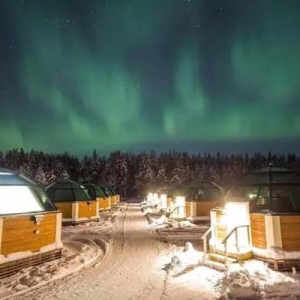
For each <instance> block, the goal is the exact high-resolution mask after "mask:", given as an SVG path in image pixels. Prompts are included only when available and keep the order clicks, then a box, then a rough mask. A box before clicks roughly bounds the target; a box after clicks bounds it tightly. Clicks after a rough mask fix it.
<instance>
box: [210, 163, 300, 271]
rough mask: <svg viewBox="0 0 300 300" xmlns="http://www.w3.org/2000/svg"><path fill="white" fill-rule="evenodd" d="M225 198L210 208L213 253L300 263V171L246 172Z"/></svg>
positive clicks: (283, 264) (282, 265) (282, 264)
mask: <svg viewBox="0 0 300 300" xmlns="http://www.w3.org/2000/svg"><path fill="white" fill-rule="evenodd" d="M224 200H225V201H224V203H225V207H224V208H222V209H221V208H216V209H213V210H212V211H211V239H210V251H211V252H212V254H218V255H225V257H229V258H230V257H231V258H233V259H237V260H243V259H249V258H256V259H259V260H264V261H266V262H268V264H269V265H270V266H272V267H273V268H275V269H278V270H291V268H296V269H299V268H300V174H298V173H295V172H292V171H290V170H288V169H285V168H272V167H271V166H270V167H269V168H264V169H261V170H257V171H253V172H249V173H246V174H245V175H243V176H241V177H240V178H239V179H238V180H236V181H235V182H234V183H233V184H232V185H231V187H230V188H229V189H228V191H227V193H226V195H225V199H224ZM211 257H213V255H211Z"/></svg>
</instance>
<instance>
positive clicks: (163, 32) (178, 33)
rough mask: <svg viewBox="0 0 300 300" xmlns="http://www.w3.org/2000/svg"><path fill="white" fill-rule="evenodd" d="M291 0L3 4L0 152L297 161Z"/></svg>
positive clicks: (299, 136)
mask: <svg viewBox="0 0 300 300" xmlns="http://www.w3.org/2000/svg"><path fill="white" fill-rule="evenodd" d="M299 16H300V1H298V0H280V1H279V0H273V1H271V0H252V1H250V0H223V1H221V0H51V1H49V0H1V1H0V42H1V43H0V53H1V57H0V149H1V150H4V151H6V150H9V149H12V148H20V147H23V148H24V149H27V150H30V149H36V150H42V151H45V152H64V151H67V152H69V153H72V154H75V155H83V154H89V153H92V151H93V149H97V151H99V153H106V152H109V151H114V150H122V151H129V150H130V151H142V150H143V151H148V150H150V149H154V150H156V151H164V150H168V149H175V150H179V151H190V152H200V153H201V152H210V153H211V152H217V151H221V152H227V153H236V152H246V151H247V152H251V151H272V152H280V153H281V152H293V153H299V152H300V17H299Z"/></svg>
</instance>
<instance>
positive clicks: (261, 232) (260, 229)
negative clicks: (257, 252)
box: [250, 213, 267, 249]
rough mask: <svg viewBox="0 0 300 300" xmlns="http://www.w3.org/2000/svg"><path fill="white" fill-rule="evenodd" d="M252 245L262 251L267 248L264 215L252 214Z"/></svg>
mask: <svg viewBox="0 0 300 300" xmlns="http://www.w3.org/2000/svg"><path fill="white" fill-rule="evenodd" d="M250 220H251V237H252V245H253V246H254V247H257V248H260V249H266V248H267V239H266V225H265V215H264V214H255V213H254V214H250Z"/></svg>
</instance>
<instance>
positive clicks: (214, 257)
mask: <svg viewBox="0 0 300 300" xmlns="http://www.w3.org/2000/svg"><path fill="white" fill-rule="evenodd" d="M207 259H208V260H210V261H214V262H218V263H221V264H223V265H226V264H231V263H234V262H237V259H235V258H232V257H229V256H227V258H226V257H225V256H224V255H222V254H217V253H209V254H208V257H207Z"/></svg>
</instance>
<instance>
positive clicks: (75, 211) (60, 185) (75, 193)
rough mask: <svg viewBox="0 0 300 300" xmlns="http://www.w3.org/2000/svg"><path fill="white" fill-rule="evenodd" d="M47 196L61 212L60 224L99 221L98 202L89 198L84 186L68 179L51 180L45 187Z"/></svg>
mask: <svg viewBox="0 0 300 300" xmlns="http://www.w3.org/2000/svg"><path fill="white" fill-rule="evenodd" d="M46 192H47V194H48V196H49V198H50V199H51V200H52V201H53V203H54V204H55V205H56V207H57V208H58V209H59V210H60V211H61V212H62V224H63V225H69V224H78V223H85V222H90V221H99V204H98V201H97V199H91V197H90V196H89V194H88V193H87V192H86V190H85V188H84V186H82V185H81V184H79V183H78V182H76V181H73V180H70V179H61V180H57V181H55V182H53V183H52V184H50V185H49V186H48V187H47V188H46Z"/></svg>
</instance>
